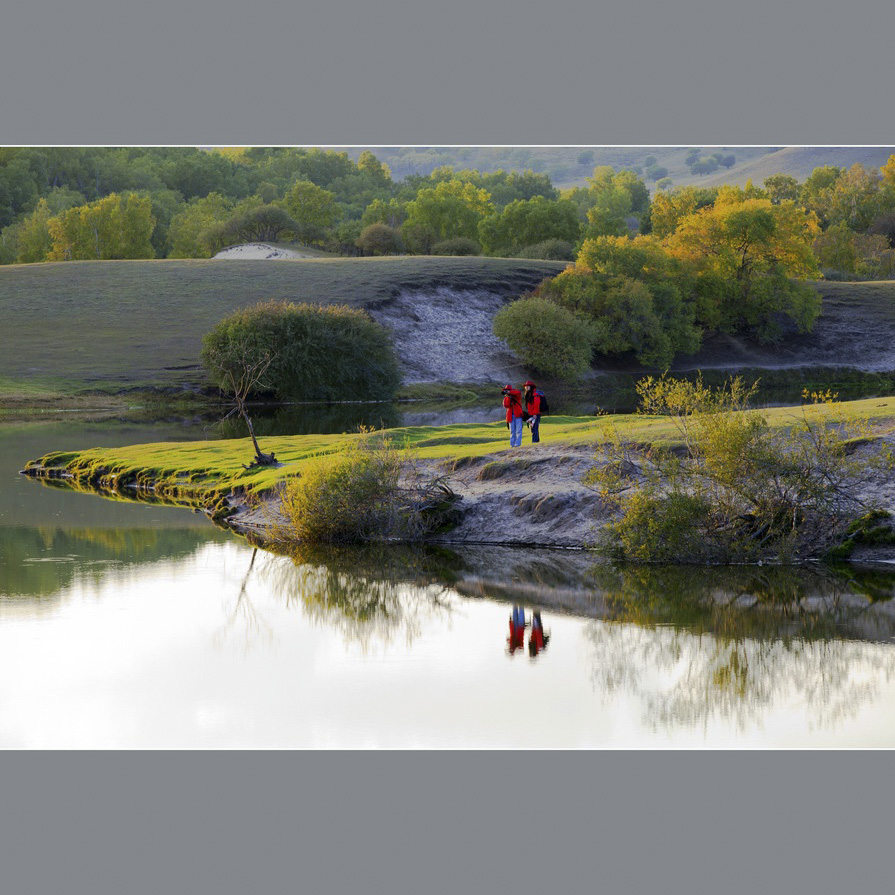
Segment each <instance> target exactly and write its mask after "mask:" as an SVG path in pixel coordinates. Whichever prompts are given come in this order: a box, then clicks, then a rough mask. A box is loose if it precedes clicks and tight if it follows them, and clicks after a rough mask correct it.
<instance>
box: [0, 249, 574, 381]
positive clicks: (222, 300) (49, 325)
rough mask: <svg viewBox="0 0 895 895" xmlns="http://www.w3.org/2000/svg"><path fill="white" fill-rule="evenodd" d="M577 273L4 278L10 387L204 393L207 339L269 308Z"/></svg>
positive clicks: (83, 267)
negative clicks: (232, 319)
mask: <svg viewBox="0 0 895 895" xmlns="http://www.w3.org/2000/svg"><path fill="white" fill-rule="evenodd" d="M564 266H565V265H564V264H563V263H562V262H552V261H522V260H512V259H501V258H478V257H476V258H429V257H422V256H420V257H400V258H325V259H312V260H306V261H214V260H207V261H206V260H202V261H199V260H188V261H167V260H165V261H78V262H56V263H44V264H19V265H10V266H3V267H0V320H2V321H3V325H2V326H0V382H5V383H7V384H10V383H23V384H26V383H34V384H36V385H38V386H41V387H44V388H46V389H50V388H51V387H52V388H53V389H55V390H59V391H60V392H61V393H71V392H73V391H77V390H83V389H98V388H105V389H109V388H111V389H132V388H148V387H197V386H199V385H204V384H205V381H206V380H205V376H204V373H203V372H202V371H201V370H200V369H199V366H198V363H199V360H198V358H199V349H200V347H201V342H202V336H203V335H205V333H207V332H208V331H209V330H210V329H212V327H214V326H215V324H217V323H218V321H219V320H221V318H222V317H224V316H225V315H226V314H228V313H230V312H231V311H233V310H235V309H237V308H241V307H245V306H246V305H250V304H253V303H255V302H257V301H260V300H263V299H269V298H274V299H287V300H290V301H311V302H320V303H321V304H343V303H344V304H349V305H352V306H361V307H363V306H367V305H375V304H376V303H378V302H382V301H386V300H388V299H389V298H391V297H392V296H393V295H394V294H396V293H397V292H399V291H402V290H414V289H419V290H431V289H434V288H437V287H439V286H448V287H451V288H454V289H487V290H493V291H495V292H498V293H500V294H504V295H513V296H518V295H520V294H521V293H523V292H525V291H526V290H528V289H530V288H532V287H533V286H534V285H536V284H537V283H538V282H540V280H542V279H543V278H544V277H546V276H550V275H552V274H556V273H559V271H561V270H562V269H563V267H564Z"/></svg>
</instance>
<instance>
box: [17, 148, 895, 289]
mask: <svg viewBox="0 0 895 895" xmlns="http://www.w3.org/2000/svg"><path fill="white" fill-rule="evenodd" d="M586 155H587V153H586V152H585V153H582V159H583V160H584V161H586V158H585V157H586ZM591 157H592V153H591ZM697 160H698V159H697ZM716 161H717V160H716ZM728 163H731V158H730V157H723V158H722V159H721V160H720V164H724V165H727V164H728ZM653 168H655V166H653ZM657 173H660V172H658V171H655V170H653V169H652V168H651V169H649V170H648V173H647V175H646V176H647V177H648V179H650V180H655V179H656V178H655V176H654V175H656V174H657ZM662 185H663V184H662V181H661V180H660V181H659V183H658V187H661V186H662ZM729 189H730V188H729V187H719V188H701V187H693V186H689V187H682V188H677V189H661V188H656V189H655V193H654V195H652V196H651V194H650V189H649V188H648V187H647V185H646V182H645V181H644V179H643V172H642V171H640V170H627V169H625V170H619V171H616V170H614V169H613V168H611V167H609V166H599V167H596V168H594V169H593V174H592V176H591V177H589V178H588V179H587V185H586V186H582V187H575V188H572V189H568V190H563V191H560V190H557V189H556V188H555V187H554V186H553V184H552V183H551V180H550V177H549V175H548V174H547V173H544V172H535V171H532V170H525V171H521V172H520V171H504V170H497V171H494V172H491V173H482V172H480V171H477V170H475V169H466V170H455V169H454V168H452V167H449V166H442V167H438V168H435V169H434V170H433V171H432V172H431V173H429V174H426V175H421V174H407V175H405V176H404V177H403V178H401V179H395V178H393V177H392V175H391V172H390V171H389V169H388V167H387V166H386V165H384V164H383V163H382V162H381V161H380V160H379V159H377V158H376V156H375V155H374V154H373V153H372V152H370V151H364V152H362V153H361V154H360V157H359V158H358V159H357V161H355V160H353V159H352V158H350V157H349V156H348V154H347V153H345V152H337V151H332V150H324V149H313V148H312V149H305V148H289V147H285V148H284V147H274V148H271V147H250V148H235V149H223V150H213V151H204V150H201V149H197V148H185V147H172V148H159V147H147V148H140V147H130V148H115V147H93V148H90V147H87V148H65V147H59V148H56V147H51V148H22V147H20V148H16V147H11V148H3V149H0V263H5V264H11V263H29V262H37V261H59V260H87V259H98V260H104V259H115V258H208V257H211V256H212V255H214V254H215V253H216V252H218V251H220V250H221V249H222V248H224V247H226V246H228V245H232V244H237V243H242V242H251V241H263V242H277V241H289V242H294V243H298V244H301V245H306V246H313V247H316V248H319V249H322V250H325V251H329V252H333V253H336V254H342V255H358V254H365V255H384V254H404V253H408V254H457V255H461V254H485V255H494V256H504V257H529V258H548V259H556V260H568V261H572V260H575V259H576V258H577V257H578V255H579V253H580V251H581V250H582V248H583V246H584V244H585V242H586V241H587V240H592V239H596V238H600V237H626V238H633V237H635V236H638V235H639V236H653V237H657V238H659V239H660V240H665V239H667V238H669V237H670V236H671V235H672V234H673V233H674V232H675V230H676V229H677V227H678V225H679V224H680V222H681V221H682V220H683V219H684V218H686V217H688V216H690V215H692V214H694V213H697V212H699V211H701V210H703V209H707V208H711V207H714V206H715V204H716V202H718V200H719V197H721V201H722V204H723V203H724V202H725V201H726V200H725V199H724V198H723V197H724V196H725V195H727V193H725V191H728V192H729ZM745 192H746V194H747V197H748V198H749V199H750V200H756V201H762V202H767V203H770V205H771V206H774V207H790V208H793V209H798V210H799V211H800V212H801V213H802V214H804V215H805V217H806V218H807V219H809V220H811V221H813V222H815V223H816V227H817V229H816V232H814V233H813V236H812V241H811V249H812V252H813V254H814V257H815V260H816V262H817V268H818V270H819V271H820V272H823V273H824V274H825V275H826V276H833V277H840V278H880V277H890V276H893V275H895V249H893V246H895V157H893V158H891V159H889V161H888V163H887V164H886V165H885V166H883V168H881V169H879V170H874V169H869V168H865V167H864V166H862V165H854V166H852V167H851V168H849V169H847V170H846V169H844V168H838V167H835V166H825V167H822V168H816V169H815V170H814V172H813V173H812V174H811V175H810V176H809V177H808V178H807V179H806V180H805V182H804V183H799V182H798V181H797V180H796V179H795V178H793V177H791V176H789V175H785V174H777V175H774V176H772V177H769V178H767V179H766V180H765V181H764V184H763V185H762V186H761V187H757V186H754V185H752V184H748V185H747V187H746V188H745Z"/></svg>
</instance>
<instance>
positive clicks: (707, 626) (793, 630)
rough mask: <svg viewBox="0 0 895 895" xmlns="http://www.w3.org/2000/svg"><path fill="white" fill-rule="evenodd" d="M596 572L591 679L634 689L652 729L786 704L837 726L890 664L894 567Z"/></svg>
mask: <svg viewBox="0 0 895 895" xmlns="http://www.w3.org/2000/svg"><path fill="white" fill-rule="evenodd" d="M595 578H596V580H597V581H598V582H599V586H600V587H601V588H603V589H604V592H605V597H606V604H607V610H608V611H607V616H606V619H607V623H599V624H591V625H589V626H588V630H587V637H588V639H589V640H590V642H591V645H592V648H593V681H594V684H595V686H596V688H597V689H598V690H599V691H601V692H602V693H603V694H604V697H605V698H617V697H619V695H621V694H625V695H626V697H627V698H631V697H636V698H637V699H638V700H639V701H640V702H641V703H642V705H643V723H644V724H646V725H647V726H648V727H649V728H650V729H653V730H659V729H666V730H678V729H680V728H682V727H690V728H694V727H695V728H701V729H703V730H705V729H707V727H708V725H709V724H710V723H711V722H714V721H718V720H723V721H724V722H725V724H733V725H734V726H735V727H736V729H737V730H739V731H745V730H747V729H750V728H754V727H755V726H756V725H760V724H761V722H762V719H763V718H764V717H765V716H767V715H768V714H769V713H770V712H771V711H772V710H775V709H781V708H785V707H786V706H787V705H791V706H796V705H797V706H799V707H801V708H803V709H805V710H806V711H805V713H804V714H805V723H806V725H807V726H808V728H809V729H817V728H829V729H834V728H836V727H838V726H841V725H842V723H843V722H844V721H846V720H848V719H850V718H854V717H855V716H856V715H857V714H858V713H859V711H860V710H861V709H862V708H863V707H864V705H866V704H867V703H868V702H869V701H871V700H872V699H874V698H875V697H876V696H877V694H878V693H879V690H880V687H881V686H882V685H883V684H884V683H888V682H890V681H891V680H892V678H893V673H895V649H893V648H892V647H891V646H890V643H891V641H892V640H893V639H895V636H893V635H895V607H893V606H892V605H891V599H890V598H891V595H892V593H893V585H895V576H893V575H891V573H889V574H886V573H884V572H881V571H879V570H872V569H871V570H861V569H854V570H841V569H840V570H837V569H826V568H822V569H818V570H813V571H806V570H803V569H792V568H770V569H765V568H762V569H757V568H733V569H722V570H719V569H687V570H683V569H656V568H644V567H632V568H624V569H617V568H611V567H603V568H600V569H598V570H596V571H595ZM866 580H869V583H870V587H869V588H868V587H867V586H866V584H865V581H866ZM867 590H870V591H871V593H872V596H868V595H867V593H866V591H867ZM883 590H884V591H885V592H886V594H887V595H888V598H889V602H879V597H880V595H881V591H883ZM862 591H865V592H864V593H862ZM860 641H875V643H872V644H868V643H862V642H860Z"/></svg>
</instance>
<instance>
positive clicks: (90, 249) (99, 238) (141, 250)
mask: <svg viewBox="0 0 895 895" xmlns="http://www.w3.org/2000/svg"><path fill="white" fill-rule="evenodd" d="M48 226H49V230H50V236H51V238H52V240H53V247H52V249H51V250H50V252H49V253H48V255H47V258H48V260H50V261H84V260H103V261H105V260H109V259H117V258H152V257H153V256H154V253H153V250H152V242H151V237H152V231H153V228H154V227H155V219H154V218H153V217H152V202H151V200H150V199H149V198H148V197H147V196H138V195H137V194H136V193H128V194H127V195H125V196H119V195H118V194H116V193H113V194H111V195H110V196H106V197H105V198H104V199H100V200H99V201H97V202H91V203H89V204H87V205H80V206H78V207H76V208H70V209H68V210H67V211H63V212H62V213H61V214H59V215H56V216H55V217H52V218H50V220H49V222H48Z"/></svg>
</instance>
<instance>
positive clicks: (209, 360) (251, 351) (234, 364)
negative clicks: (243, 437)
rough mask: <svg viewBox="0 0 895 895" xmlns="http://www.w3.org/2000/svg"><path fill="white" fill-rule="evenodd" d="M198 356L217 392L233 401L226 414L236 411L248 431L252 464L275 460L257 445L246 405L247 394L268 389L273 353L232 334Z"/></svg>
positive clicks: (265, 464)
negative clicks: (226, 339)
mask: <svg viewBox="0 0 895 895" xmlns="http://www.w3.org/2000/svg"><path fill="white" fill-rule="evenodd" d="M202 359H203V362H204V363H205V366H206V368H207V369H208V371H209V372H210V373H211V375H212V376H213V378H214V379H215V380H216V381H217V383H218V385H219V386H220V388H221V391H223V392H224V393H225V394H227V395H229V396H230V398H231V399H232V400H233V403H234V404H235V407H234V408H233V410H231V411H230V413H229V414H227V416H230V415H232V414H233V413H238V414H239V416H241V417H242V419H243V421H244V422H245V424H246V427H247V428H248V430H249V437H250V438H251V439H252V446H253V447H254V449H255V460H254V465H256V466H270V465H273V464H274V463H276V457H275V456H274V455H273V454H272V453H271V454H265V453H264V452H263V451H262V450H261V448H260V447H259V445H258V439H257V437H256V436H255V427H254V425H252V418H251V416H250V415H249V408H248V401H249V397H250V396H251V395H252V394H253V393H255V392H258V391H269V390H270V382H269V381H268V379H267V371H268V370H269V369H270V365H271V363H272V362H273V354H272V353H271V352H270V351H267V350H264V349H260V350H259V348H258V347H257V346H255V345H252V343H251V341H250V339H249V338H248V337H247V336H246V335H244V334H234V337H233V338H232V339H230V341H229V344H227V345H226V350H224V346H223V345H221V346H219V348H218V350H209V351H207V352H205V353H204V354H203V358H202ZM224 419H227V417H224Z"/></svg>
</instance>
